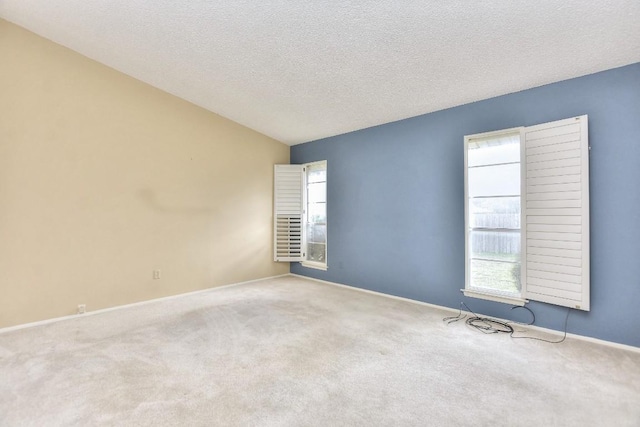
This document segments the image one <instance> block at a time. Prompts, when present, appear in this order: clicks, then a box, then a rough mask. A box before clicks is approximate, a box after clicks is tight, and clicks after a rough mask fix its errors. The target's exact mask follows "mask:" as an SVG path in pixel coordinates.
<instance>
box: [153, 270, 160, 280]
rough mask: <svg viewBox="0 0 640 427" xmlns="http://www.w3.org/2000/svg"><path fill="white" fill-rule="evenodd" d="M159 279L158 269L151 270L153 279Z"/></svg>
mask: <svg viewBox="0 0 640 427" xmlns="http://www.w3.org/2000/svg"><path fill="white" fill-rule="evenodd" d="M158 279H160V270H153V280H158Z"/></svg>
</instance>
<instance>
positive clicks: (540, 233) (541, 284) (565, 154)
mask: <svg viewBox="0 0 640 427" xmlns="http://www.w3.org/2000/svg"><path fill="white" fill-rule="evenodd" d="M523 146H524V150H525V151H524V158H525V161H524V162H525V165H523V166H524V167H525V173H526V180H523V181H524V182H523V190H525V191H523V194H524V195H525V198H524V200H525V203H524V204H523V217H524V221H523V230H522V232H523V236H526V239H525V240H526V243H524V244H523V254H522V255H523V256H522V264H523V265H522V268H523V272H524V274H523V277H522V282H523V283H522V285H523V297H524V298H527V299H530V300H535V301H542V302H547V303H552V304H557V305H561V306H565V307H572V308H577V309H581V310H586V311H588V310H589V142H588V133H587V116H586V115H585V116H580V117H575V118H571V119H566V120H560V121H557V122H551V123H544V124H541V125H537V126H531V127H527V128H525V129H524V144H523Z"/></svg>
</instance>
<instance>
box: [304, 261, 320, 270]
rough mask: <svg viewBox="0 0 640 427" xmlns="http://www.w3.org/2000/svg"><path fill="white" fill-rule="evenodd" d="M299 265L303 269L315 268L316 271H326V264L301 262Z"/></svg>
mask: <svg viewBox="0 0 640 427" xmlns="http://www.w3.org/2000/svg"><path fill="white" fill-rule="evenodd" d="M300 264H302V266H303V267H307V268H315V269H316V270H322V271H327V264H321V263H319V262H309V261H303V262H301V263H300Z"/></svg>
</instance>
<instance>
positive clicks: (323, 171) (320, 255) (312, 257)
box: [303, 161, 327, 269]
mask: <svg viewBox="0 0 640 427" xmlns="http://www.w3.org/2000/svg"><path fill="white" fill-rule="evenodd" d="M303 170H304V171H305V203H304V206H305V209H304V224H305V233H304V237H303V242H304V247H305V249H306V250H305V260H304V261H303V264H305V265H307V266H309V267H317V268H325V269H326V266H327V162H326V161H322V162H315V163H308V164H306V165H304V168H303Z"/></svg>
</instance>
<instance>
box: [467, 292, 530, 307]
mask: <svg viewBox="0 0 640 427" xmlns="http://www.w3.org/2000/svg"><path fill="white" fill-rule="evenodd" d="M460 291H461V292H462V293H463V294H464V296H465V297H471V298H479V299H485V300H489V301H495V302H501V303H504V304H511V305H518V306H523V305H525V304H526V303H528V302H529V301H527V300H526V299H524V298H521V297H516V296H510V295H501V294H493V293H489V292H482V291H478V290H475V289H473V290H472V289H460Z"/></svg>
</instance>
